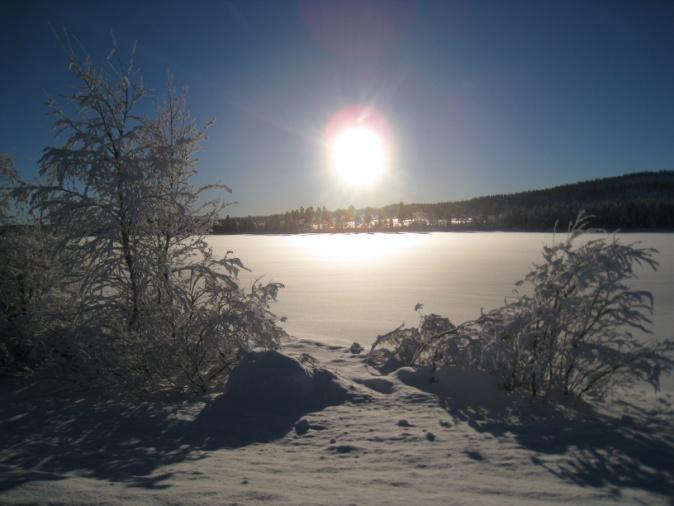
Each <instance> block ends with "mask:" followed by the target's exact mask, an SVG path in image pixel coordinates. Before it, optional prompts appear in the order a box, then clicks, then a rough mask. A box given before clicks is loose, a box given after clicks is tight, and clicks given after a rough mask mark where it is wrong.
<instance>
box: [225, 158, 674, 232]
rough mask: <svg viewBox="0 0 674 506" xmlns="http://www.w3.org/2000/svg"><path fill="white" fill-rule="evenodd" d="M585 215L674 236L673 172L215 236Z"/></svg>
mask: <svg viewBox="0 0 674 506" xmlns="http://www.w3.org/2000/svg"><path fill="white" fill-rule="evenodd" d="M581 210H584V211H585V212H587V213H589V214H591V215H593V216H594V217H595V218H594V220H593V225H594V226H596V227H599V228H605V229H609V230H615V229H621V230H637V229H649V230H654V229H660V230H671V229H674V171H660V172H640V173H633V174H627V175H624V176H618V177H610V178H603V179H596V180H591V181H584V182H579V183H574V184H569V185H563V186H557V187H554V188H548V189H543V190H533V191H525V192H520V193H514V194H503V195H489V196H484V197H478V198H473V199H469V200H462V201H457V202H439V203H435V204H417V203H412V204H406V203H404V202H399V203H397V204H391V205H387V206H384V207H379V208H377V207H366V208H363V209H355V208H354V207H353V206H350V207H348V208H345V209H336V210H328V209H326V208H325V206H322V207H321V206H316V207H313V206H309V207H306V208H305V207H300V208H299V209H293V210H292V211H287V212H285V213H283V214H272V215H268V216H246V217H231V216H226V217H225V218H224V219H220V220H218V221H216V223H215V224H214V227H213V232H214V233H218V234H237V233H238V234H241V233H246V234H255V233H258V234H265V233H270V234H279V233H280V234H295V233H320V232H333V233H334V232H353V231H396V230H429V231H432V230H513V231H515V230H520V231H543V230H550V229H552V228H554V227H555V224H556V223H559V224H566V223H570V222H572V221H573V220H574V218H575V217H576V216H577V215H578V213H579V212H580V211H581Z"/></svg>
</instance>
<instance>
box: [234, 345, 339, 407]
mask: <svg viewBox="0 0 674 506" xmlns="http://www.w3.org/2000/svg"><path fill="white" fill-rule="evenodd" d="M348 398H349V388H348V387H347V386H346V384H345V383H344V382H343V381H342V380H340V379H339V378H338V377H337V376H336V375H335V374H334V373H333V372H331V371H329V370H327V369H323V368H310V367H305V366H304V365H302V364H301V363H300V362H299V361H297V360H295V359H294V358H291V357H289V356H287V355H283V354H281V353H279V352H277V351H261V352H254V353H250V354H249V355H248V356H247V357H246V358H245V359H244V360H243V361H242V362H241V364H239V366H238V367H237V368H236V369H234V371H232V374H231V375H230V377H229V381H228V383H227V387H226V388H225V399H226V400H227V402H228V403H229V404H230V406H232V407H234V406H236V407H238V408H241V409H246V410H252V411H273V412H274V413H289V412H297V411H304V412H309V411H316V410H320V409H323V408H324V407H326V406H333V405H337V404H341V403H342V402H344V401H346V400H347V399H348Z"/></svg>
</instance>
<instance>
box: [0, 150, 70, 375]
mask: <svg viewBox="0 0 674 506" xmlns="http://www.w3.org/2000/svg"><path fill="white" fill-rule="evenodd" d="M17 179H18V178H17V174H16V172H15V170H14V167H13V163H12V160H11V159H10V158H9V157H8V156H6V155H0V279H1V280H2V282H1V283H0V368H1V369H5V370H23V371H26V370H28V371H29V370H34V369H35V368H37V367H39V366H40V365H41V364H43V363H44V362H45V361H47V360H49V358H50V356H51V355H53V351H54V350H53V346H51V345H50V343H49V340H50V338H51V336H52V335H53V331H54V330H55V329H54V326H53V325H52V323H53V321H54V315H60V314H62V311H63V310H64V306H65V305H66V304H67V300H68V294H66V293H63V292H61V291H60V290H59V286H60V284H61V283H60V281H61V273H60V270H59V268H58V262H57V260H56V257H55V255H54V246H55V235H54V234H53V233H52V232H51V231H49V230H48V229H46V228H45V227H43V226H42V225H41V223H40V221H39V220H38V219H35V217H34V216H30V215H29V213H28V210H27V209H26V194H25V192H23V191H22V187H21V184H20V183H19V182H18V180H17ZM18 216H23V217H24V219H23V221H21V220H19V219H17V217H18Z"/></svg>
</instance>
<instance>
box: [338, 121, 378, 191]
mask: <svg viewBox="0 0 674 506" xmlns="http://www.w3.org/2000/svg"><path fill="white" fill-rule="evenodd" d="M331 151H332V152H331V158H332V164H333V166H334V169H335V171H336V172H337V174H338V176H339V177H340V178H341V179H342V180H343V181H344V182H345V183H347V184H349V185H352V186H370V185H371V184H372V183H374V182H375V181H376V180H377V179H379V178H380V177H381V175H382V174H383V173H384V170H385V166H386V149H385V146H384V142H383V140H382V138H381V137H380V136H379V135H378V134H377V133H376V132H375V131H374V130H372V129H371V128H367V127H363V126H353V127H348V128H345V129H344V130H342V131H341V132H340V133H338V134H337V136H336V137H335V139H334V141H333V143H332V148H331Z"/></svg>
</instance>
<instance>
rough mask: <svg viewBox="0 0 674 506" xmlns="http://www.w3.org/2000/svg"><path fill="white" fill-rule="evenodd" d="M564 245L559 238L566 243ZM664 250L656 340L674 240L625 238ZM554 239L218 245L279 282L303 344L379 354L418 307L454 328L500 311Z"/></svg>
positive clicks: (277, 240) (673, 311) (458, 236)
mask: <svg viewBox="0 0 674 506" xmlns="http://www.w3.org/2000/svg"><path fill="white" fill-rule="evenodd" d="M560 237H561V236H558V239H559V238H560ZM620 237H621V240H622V241H623V242H635V241H641V243H642V244H643V245H644V246H648V247H653V248H656V249H657V250H658V251H659V253H658V255H657V260H658V261H659V262H660V268H659V270H658V271H657V272H652V271H645V272H642V273H641V274H640V277H639V279H638V281H637V283H636V285H635V286H637V287H639V288H641V289H646V290H650V291H651V292H652V293H653V295H654V296H655V316H654V323H655V334H656V335H657V336H658V337H672V336H674V331H673V329H674V234H657V233H648V234H622V235H621V236H620ZM552 239H553V236H552V234H549V233H510V232H476V233H449V232H438V233H429V234H409V233H406V234H351V235H348V234H341V235H339V234H338V235H327V234H317V235H289V236H260V235H255V236H252V235H238V236H211V237H210V238H209V242H211V244H212V245H213V246H214V249H215V251H216V253H219V254H224V253H225V252H226V251H227V250H233V251H234V253H235V255H236V256H238V257H239V258H241V259H242V260H243V262H244V264H245V265H247V266H248V267H249V268H250V269H252V270H253V272H252V274H249V273H245V274H244V275H243V276H242V280H243V281H244V284H246V283H249V281H250V280H252V279H253V278H256V277H263V279H264V280H268V281H279V282H282V283H283V284H285V285H286V288H285V289H284V290H282V291H281V293H280V296H279V302H278V303H277V304H275V306H274V308H273V309H274V312H275V313H276V314H277V315H279V316H286V317H287V318H288V320H287V322H286V323H285V324H284V326H285V328H286V330H287V331H288V332H289V333H290V334H292V335H294V336H296V337H299V338H308V339H316V340H322V341H327V342H332V343H335V344H350V343H352V342H353V341H358V342H360V343H361V344H363V345H369V344H370V343H372V341H373V340H374V338H375V337H376V336H377V335H378V334H382V333H385V332H388V331H389V330H392V329H393V328H395V327H397V326H398V325H400V324H401V323H403V322H405V323H407V324H415V323H416V322H417V315H416V314H415V312H414V305H415V304H416V303H417V302H421V303H423V304H424V310H425V311H426V312H434V313H438V314H441V315H443V316H447V317H449V318H450V319H451V320H452V321H453V322H454V323H460V322H462V321H465V320H469V319H473V318H474V317H476V316H477V315H478V314H479V312H480V308H484V309H485V310H487V309H492V308H494V307H497V306H498V305H500V304H501V303H502V302H503V299H504V297H505V296H507V295H509V294H511V293H512V290H513V288H514V286H513V284H514V282H515V281H517V280H518V279H521V278H522V277H523V276H524V274H526V273H527V272H528V271H529V269H530V267H531V264H532V263H534V262H539V261H541V260H542V256H541V251H542V246H543V244H545V243H549V242H551V241H552Z"/></svg>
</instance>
